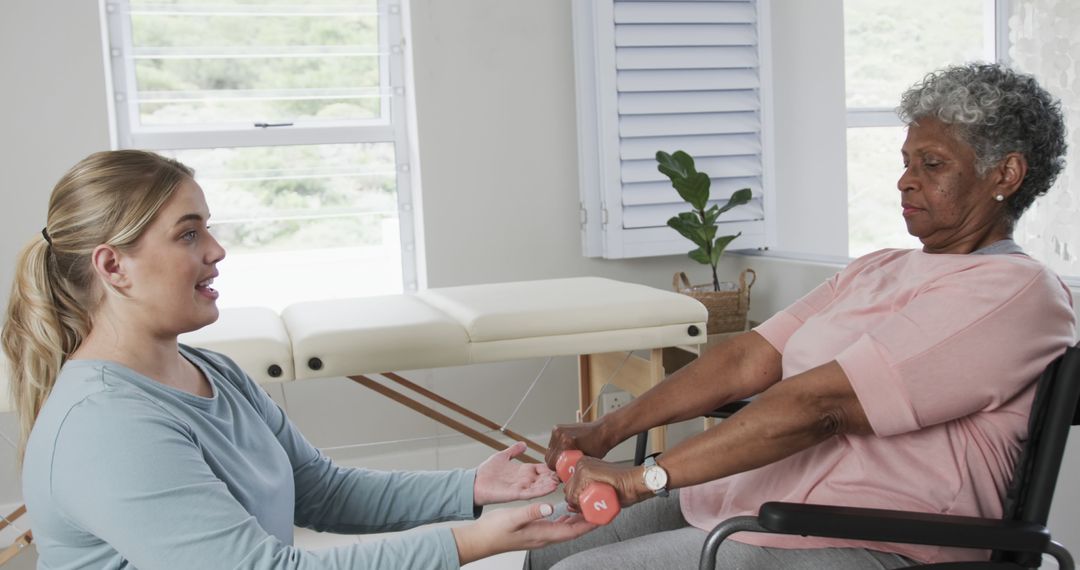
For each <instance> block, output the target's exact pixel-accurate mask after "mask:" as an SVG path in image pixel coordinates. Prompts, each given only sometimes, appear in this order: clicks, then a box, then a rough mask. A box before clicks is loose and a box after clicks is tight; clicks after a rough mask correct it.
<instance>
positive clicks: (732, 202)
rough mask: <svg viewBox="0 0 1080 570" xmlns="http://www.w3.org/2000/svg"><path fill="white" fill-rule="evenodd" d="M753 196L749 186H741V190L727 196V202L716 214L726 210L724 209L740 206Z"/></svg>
mask: <svg viewBox="0 0 1080 570" xmlns="http://www.w3.org/2000/svg"><path fill="white" fill-rule="evenodd" d="M753 197H754V193H753V192H751V191H750V189H749V188H743V189H741V190H736V191H735V192H734V193H733V194H732V195H731V198H728V201H727V204H724V205H723V206H722V207H721V208H720V211H719V212H718V213H717V214H718V215H719V214H723V213H724V212H726V211H728V210H730V209H732V208H734V207H736V206H742V205H743V204H745V203H747V202H749V201H750V200H751V199H752V198H753Z"/></svg>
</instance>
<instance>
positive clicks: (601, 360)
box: [578, 349, 667, 452]
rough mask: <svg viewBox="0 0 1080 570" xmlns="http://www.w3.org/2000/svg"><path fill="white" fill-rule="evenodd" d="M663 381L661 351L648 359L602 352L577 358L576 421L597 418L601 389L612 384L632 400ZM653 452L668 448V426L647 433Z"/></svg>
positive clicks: (652, 353)
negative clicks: (630, 396) (627, 393)
mask: <svg viewBox="0 0 1080 570" xmlns="http://www.w3.org/2000/svg"><path fill="white" fill-rule="evenodd" d="M663 379H664V357H663V349H653V350H651V351H649V358H648V359H645V358H641V357H639V356H634V355H630V356H629V357H628V356H627V353H625V352H604V353H597V354H582V355H579V356H578V412H579V414H581V418H579V421H585V422H588V421H592V420H595V419H596V418H597V417H599V415H600V410H599V409H598V408H599V406H600V404H599V402H597V398H598V397H599V395H600V392H601V390H603V389H604V386H605V385H607V384H609V383H610V384H611V385H613V386H615V387H616V388H619V389H621V390H625V391H627V392H629V393H630V394H632V395H633V396H634V397H637V396H640V395H641V394H644V393H645V392H646V391H647V390H649V388H652V387H653V386H655V385H657V384H659V383H660V382H661V381H662V380H663ZM649 439H650V441H651V447H652V450H653V451H654V452H659V451H664V450H665V449H666V448H667V427H666V426H659V427H655V428H653V429H651V430H649Z"/></svg>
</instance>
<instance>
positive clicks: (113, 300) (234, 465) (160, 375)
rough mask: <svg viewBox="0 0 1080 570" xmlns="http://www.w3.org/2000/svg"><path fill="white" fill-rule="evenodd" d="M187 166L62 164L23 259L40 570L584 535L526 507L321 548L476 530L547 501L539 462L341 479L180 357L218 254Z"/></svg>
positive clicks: (21, 295) (11, 320)
mask: <svg viewBox="0 0 1080 570" xmlns="http://www.w3.org/2000/svg"><path fill="white" fill-rule="evenodd" d="M209 218H210V211H209V209H208V208H207V205H206V200H205V198H204V197H203V192H202V189H201V188H200V187H199V185H198V184H197V183H196V182H195V180H194V179H193V178H192V172H191V170H190V169H188V168H187V167H186V166H184V165H183V164H180V163H178V162H176V161H173V160H170V159H166V158H163V157H161V156H158V155H155V154H152V153H147V152H141V151H136V150H123V151H113V152H101V153H96V154H93V155H91V156H89V157H88V158H86V159H85V160H83V161H82V162H80V163H79V164H77V165H75V166H74V167H73V168H72V169H71V170H70V171H69V172H68V173H67V174H66V175H65V176H64V177H63V178H62V179H61V180H60V182H59V183H58V184H57V186H56V189H55V190H54V191H53V194H52V196H51V198H50V200H49V216H48V221H47V225H46V227H45V228H44V229H42V230H41V234H40V235H38V236H36V238H35V239H34V240H33V241H32V242H31V243H30V244H29V245H28V246H27V247H26V248H25V249H24V250H23V253H22V255H21V257H20V259H19V268H18V274H17V275H16V280H15V284H14V287H13V288H12V293H11V300H10V304H9V306H8V314H7V320H6V322H5V323H4V328H3V333H2V335H0V336H2V339H3V345H4V351H5V352H6V353H7V356H8V358H9V360H10V362H11V364H12V374H11V384H12V394H13V396H14V398H13V400H14V401H15V403H16V409H17V412H18V415H19V419H20V421H21V422H22V428H23V429H22V435H23V442H24V443H25V456H24V463H23V477H22V480H23V496H24V497H25V499H26V505H27V508H28V513H29V516H30V519H31V523H32V526H33V529H34V537H35V539H36V540H37V544H38V555H39V564H40V567H41V568H54V569H76V568H87V569H91V568H92V569H94V570H101V569H103V568H109V569H115V568H136V567H137V568H141V569H143V570H149V569H153V568H159V569H185V570H187V569H195V568H199V569H204V568H205V569H212V568H237V569H239V568H258V569H260V570H261V569H272V568H273V569H286V568H327V569H330V568H341V569H351V570H356V569H360V568H365V569H371V570H374V569H386V570H391V569H392V570H398V569H401V568H427V569H432V570H435V569H443V570H448V569H452V568H458V567H460V565H462V564H466V563H468V562H471V561H473V560H477V559H479V558H483V557H485V556H489V555H492V554H496V553H499V552H504V551H509V550H521V549H525V548H532V547H538V546H543V545H545V544H548V543H550V542H553V541H559V540H566V539H569V538H573V537H576V536H579V535H581V534H582V533H585V532H587V531H589V530H590V529H591V528H592V527H593V525H591V524H589V523H587V522H585V521H584V520H583V519H582V518H581V517H580V516H573V517H568V518H562V519H555V520H546V519H545V518H544V515H549V514H551V505H543V504H539V503H534V504H531V505H523V506H518V507H515V508H512V509H502V510H497V511H493V512H490V513H485V514H484V515H483V516H482V517H480V519H479V520H477V521H475V522H470V523H468V524H464V525H460V526H456V527H454V528H436V529H429V530H426V531H420V532H415V533H409V534H406V535H403V536H393V537H388V538H384V539H381V540H372V541H367V542H357V543H353V544H350V545H346V546H340V547H338V548H333V549H327V550H322V551H318V552H314V551H305V550H301V549H298V548H296V547H294V546H293V530H294V529H293V525H298V526H304V527H308V528H313V529H316V530H321V531H330V532H339V533H350V534H360V533H373V532H387V531H393V530H402V529H406V528H411V527H415V526H419V525H422V524H425V523H429V522H435V521H447V520H469V519H474V518H476V517H477V516H478V515H479V514H480V512H481V511H482V507H483V506H484V505H489V504H493V503H501V502H507V501H515V500H523V499H531V498H535V497H539V496H543V495H545V494H547V493H549V492H551V491H553V490H554V489H555V488H556V486H557V481H556V480H555V477H554V475H553V474H552V473H551V471H550V470H548V469H547V468H546V467H542V466H541V467H537V466H533V465H525V464H520V463H516V462H514V461H512V460H511V459H512V458H513V457H514V456H515V455H518V454H520V453H522V452H523V451H524V448H525V446H524V444H520V443H519V444H517V445H515V446H512V447H511V448H510V449H508V450H505V451H502V452H499V453H496V454H495V455H493V456H492V457H491V458H489V459H488V460H487V461H484V462H483V463H481V464H480V466H479V467H477V468H476V469H475V470H455V471H441V472H380V471H374V470H368V469H358V468H346V467H341V466H338V465H335V464H334V462H333V461H331V460H330V459H329V458H327V457H326V456H324V455H323V454H322V453H321V452H319V450H317V449H315V448H314V447H313V446H312V445H311V444H310V443H308V441H307V440H306V439H305V438H304V436H303V435H302V434H301V433H300V431H299V430H298V429H296V428H295V427H294V426H293V425H292V423H291V422H290V421H289V419H288V418H287V417H286V416H285V413H284V412H283V411H282V410H281V408H279V407H278V406H277V404H275V403H274V401H273V400H271V399H270V397H269V396H267V394H266V392H264V391H263V390H262V389H261V388H260V387H259V386H258V385H256V384H255V383H254V382H253V381H252V380H251V378H250V377H248V376H247V375H246V374H245V373H244V372H243V371H242V370H240V368H239V367H238V366H237V365H236V363H234V362H233V361H231V360H229V359H228V358H227V357H225V356H223V355H221V354H217V353H214V352H210V351H206V350H200V349H196V348H190V347H187V346H183V345H179V344H178V343H177V336H178V335H179V334H181V333H184V332H187V331H192V330H196V329H198V328H200V327H203V326H206V325H208V324H210V323H212V322H214V321H215V320H216V319H217V317H218V309H217V298H218V292H217V291H216V290H215V289H214V288H213V287H211V285H212V284H213V281H214V278H215V277H216V276H217V274H218V272H217V263H218V262H219V261H221V260H222V259H223V258H224V257H225V250H224V249H223V248H222V247H221V245H219V244H218V242H217V240H216V239H214V236H213V235H212V234H211V233H210V232H209V226H208V223H209Z"/></svg>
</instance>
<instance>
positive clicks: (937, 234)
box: [897, 118, 1005, 253]
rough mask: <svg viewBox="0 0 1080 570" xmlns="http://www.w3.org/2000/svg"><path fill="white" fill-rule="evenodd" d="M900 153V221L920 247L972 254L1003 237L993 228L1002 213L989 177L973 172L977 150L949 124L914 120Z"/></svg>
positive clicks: (898, 184)
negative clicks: (920, 242)
mask: <svg viewBox="0 0 1080 570" xmlns="http://www.w3.org/2000/svg"><path fill="white" fill-rule="evenodd" d="M901 154H902V155H903V157H904V174H903V175H901V176H900V180H899V181H898V182H897V187H898V188H899V189H900V193H901V196H900V200H901V205H902V207H903V215H904V223H906V224H907V230H908V233H910V234H911V235H913V236H915V237H917V238H919V240H920V241H922V243H923V251H926V252H930V253H970V252H971V251H974V250H975V249H978V248H979V247H983V246H985V245H989V243H993V241H996V240H997V239H1001V237H1005V236H997V233H998V232H996V231H995V230H996V226H997V224H998V221H999V220H1000V219H1001V218H1000V216H1001V214H1000V204H999V203H998V202H997V201H995V200H994V194H995V190H996V187H995V186H994V185H993V184H992V183H991V182H990V178H991V177H990V176H987V177H985V178H980V177H979V176H978V175H977V174H976V172H975V151H974V150H973V149H972V148H971V146H969V145H968V144H967V143H964V142H962V141H960V140H958V139H957V138H956V137H955V136H953V134H952V132H951V131H950V130H949V128H948V125H946V124H945V123H942V122H941V121H939V120H937V119H934V118H923V119H920V120H919V121H918V123H912V124H911V125H910V126H909V127H908V132H907V140H905V141H904V146H903V147H902V149H901ZM986 242H989V243H986Z"/></svg>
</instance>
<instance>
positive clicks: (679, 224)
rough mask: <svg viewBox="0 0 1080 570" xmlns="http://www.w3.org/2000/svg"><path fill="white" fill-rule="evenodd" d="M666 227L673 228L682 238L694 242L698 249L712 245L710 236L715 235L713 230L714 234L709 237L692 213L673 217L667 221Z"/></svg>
mask: <svg viewBox="0 0 1080 570" xmlns="http://www.w3.org/2000/svg"><path fill="white" fill-rule="evenodd" d="M667 225H668V226H670V227H672V228H674V230H675V231H677V232H679V234H681V235H682V236H683V237H684V238H686V239H688V240H690V241H692V242H694V244H695V245H697V246H698V247H708V246H709V245H710V244H711V243H712V236H713V235H716V234H715V229H714V230H713V232H714V233H713V234H712V235H709V234H708V233H707V232H706V231H705V228H704V227H702V225H701V222H699V221H698V218H697V216H696V215H695V214H694V213H693V212H683V213H681V214H679V215H678V216H674V217H672V218H671V219H669V220H668V221H667Z"/></svg>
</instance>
